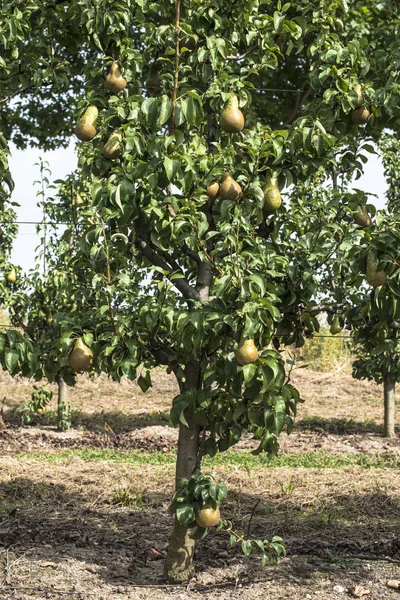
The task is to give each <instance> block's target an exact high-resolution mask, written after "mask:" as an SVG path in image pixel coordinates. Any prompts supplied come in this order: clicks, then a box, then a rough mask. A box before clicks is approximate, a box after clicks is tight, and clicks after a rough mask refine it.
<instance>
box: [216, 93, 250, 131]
mask: <svg viewBox="0 0 400 600" xmlns="http://www.w3.org/2000/svg"><path fill="white" fill-rule="evenodd" d="M219 123H220V125H221V129H223V130H224V131H226V132H227V133H239V132H240V131H242V129H243V127H244V116H243V113H242V111H241V110H240V109H239V101H238V99H237V97H236V96H231V97H230V98H229V100H228V102H227V103H226V105H225V108H224V109H223V111H222V113H221V116H220V118H219Z"/></svg>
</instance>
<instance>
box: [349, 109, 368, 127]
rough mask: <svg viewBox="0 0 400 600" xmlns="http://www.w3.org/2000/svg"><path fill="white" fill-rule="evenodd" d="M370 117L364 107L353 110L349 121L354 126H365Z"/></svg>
mask: <svg viewBox="0 0 400 600" xmlns="http://www.w3.org/2000/svg"><path fill="white" fill-rule="evenodd" d="M370 116H371V113H370V112H369V110H368V108H366V107H365V106H361V107H360V108H355V109H354V110H353V111H352V112H351V120H352V121H353V123H354V124H355V125H365V124H366V123H368V121H369V118H370Z"/></svg>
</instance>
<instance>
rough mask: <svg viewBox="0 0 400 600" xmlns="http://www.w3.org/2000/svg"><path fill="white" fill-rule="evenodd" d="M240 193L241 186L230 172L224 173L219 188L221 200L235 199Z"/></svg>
mask: <svg viewBox="0 0 400 600" xmlns="http://www.w3.org/2000/svg"><path fill="white" fill-rule="evenodd" d="M241 193H242V188H241V187H240V185H239V184H238V183H237V181H235V180H234V179H233V177H232V175H231V174H230V173H225V174H224V176H223V178H222V183H221V186H220V188H219V195H220V197H221V200H237V199H238V198H239V196H240V194H241Z"/></svg>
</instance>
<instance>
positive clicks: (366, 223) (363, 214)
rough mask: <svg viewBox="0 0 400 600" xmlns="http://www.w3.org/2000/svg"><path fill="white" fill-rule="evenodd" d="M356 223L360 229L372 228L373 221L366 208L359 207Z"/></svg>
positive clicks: (355, 214)
mask: <svg viewBox="0 0 400 600" xmlns="http://www.w3.org/2000/svg"><path fill="white" fill-rule="evenodd" d="M354 222H355V223H356V224H357V225H359V226H360V227H371V225H372V219H371V217H370V216H369V214H368V212H367V209H366V208H365V206H359V207H358V208H357V211H356V212H355V213H354Z"/></svg>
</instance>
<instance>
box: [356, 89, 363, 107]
mask: <svg viewBox="0 0 400 600" xmlns="http://www.w3.org/2000/svg"><path fill="white" fill-rule="evenodd" d="M354 91H355V93H356V94H357V104H356V108H361V107H362V103H363V100H364V98H363V93H362V88H361V85H360V84H359V83H357V85H355V86H354Z"/></svg>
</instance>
